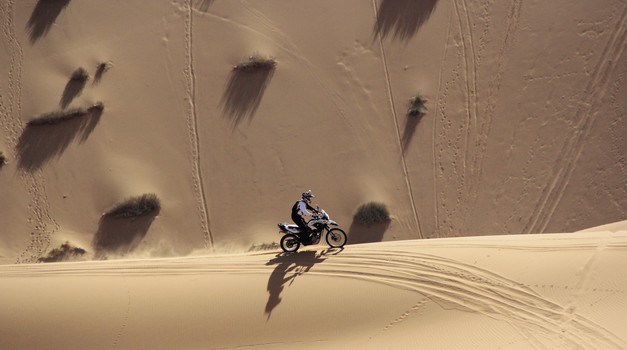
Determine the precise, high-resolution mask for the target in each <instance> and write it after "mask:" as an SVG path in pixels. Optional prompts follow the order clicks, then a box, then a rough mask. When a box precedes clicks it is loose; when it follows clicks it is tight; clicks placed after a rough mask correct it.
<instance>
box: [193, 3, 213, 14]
mask: <svg viewBox="0 0 627 350" xmlns="http://www.w3.org/2000/svg"><path fill="white" fill-rule="evenodd" d="M213 1H214V0H196V1H195V2H194V6H195V7H196V8H197V9H198V10H199V11H201V12H207V11H209V7H210V6H211V4H212V3H213Z"/></svg>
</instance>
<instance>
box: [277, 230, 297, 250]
mask: <svg viewBox="0 0 627 350" xmlns="http://www.w3.org/2000/svg"><path fill="white" fill-rule="evenodd" d="M299 247H300V242H299V241H298V238H297V237H296V236H295V235H293V234H288V235H285V236H283V237H281V249H283V251H284V252H286V253H291V252H295V251H297V250H298V248H299Z"/></svg>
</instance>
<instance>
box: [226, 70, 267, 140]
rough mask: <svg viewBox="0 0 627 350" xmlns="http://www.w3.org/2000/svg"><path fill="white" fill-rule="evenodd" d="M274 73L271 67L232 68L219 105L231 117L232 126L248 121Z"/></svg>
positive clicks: (250, 119)
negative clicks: (252, 68)
mask: <svg viewBox="0 0 627 350" xmlns="http://www.w3.org/2000/svg"><path fill="white" fill-rule="evenodd" d="M273 75H274V70H273V69H255V70H233V71H232V72H231V74H230V76H229V81H228V83H227V86H226V90H225V92H224V95H223V96H222V99H221V101H220V105H221V106H222V110H223V111H224V113H225V114H226V115H227V116H228V117H229V118H231V122H232V125H233V128H235V127H237V125H239V123H241V122H242V121H244V120H246V119H247V120H248V122H249V123H250V122H251V121H252V118H253V116H254V114H255V112H256V111H257V108H258V107H259V104H260V103H261V98H262V97H263V93H264V91H265V90H266V87H267V86H268V84H269V83H270V80H271V79H272V76H273Z"/></svg>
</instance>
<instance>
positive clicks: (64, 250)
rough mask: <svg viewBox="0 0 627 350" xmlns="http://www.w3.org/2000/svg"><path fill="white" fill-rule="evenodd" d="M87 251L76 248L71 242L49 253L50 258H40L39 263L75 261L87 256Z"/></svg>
mask: <svg viewBox="0 0 627 350" xmlns="http://www.w3.org/2000/svg"><path fill="white" fill-rule="evenodd" d="M85 253H86V251H85V249H83V248H79V247H75V246H73V245H71V244H70V242H67V241H66V242H65V243H63V244H61V246H60V247H59V248H54V249H53V250H51V251H50V252H49V253H48V256H46V257H43V258H39V259H38V261H39V262H57V261H68V260H74V259H76V258H79V257H81V256H83V255H85Z"/></svg>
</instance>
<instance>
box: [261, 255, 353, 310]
mask: <svg viewBox="0 0 627 350" xmlns="http://www.w3.org/2000/svg"><path fill="white" fill-rule="evenodd" d="M342 250H343V249H333V248H331V249H326V250H323V251H321V252H320V254H318V252H316V251H313V250H305V251H297V252H295V253H280V254H277V255H276V257H275V258H274V259H271V260H270V261H268V262H267V263H266V266H271V265H276V267H275V268H274V271H272V274H271V275H270V278H269V279H268V287H267V288H268V293H269V295H268V302H267V303H266V310H265V314H266V315H267V319H266V320H268V319H270V316H271V315H272V311H273V310H274V309H275V308H276V307H277V306H278V305H279V304H280V303H281V292H282V291H283V289H284V286H285V284H286V283H287V282H289V284H290V285H291V284H292V283H293V282H294V280H295V279H296V277H298V276H300V275H302V274H305V273H307V272H309V270H311V268H312V267H313V266H314V265H315V264H319V263H321V262H323V261H325V260H326V259H327V258H326V257H327V256H329V255H335V254H338V253H339V252H341V251H342Z"/></svg>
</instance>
